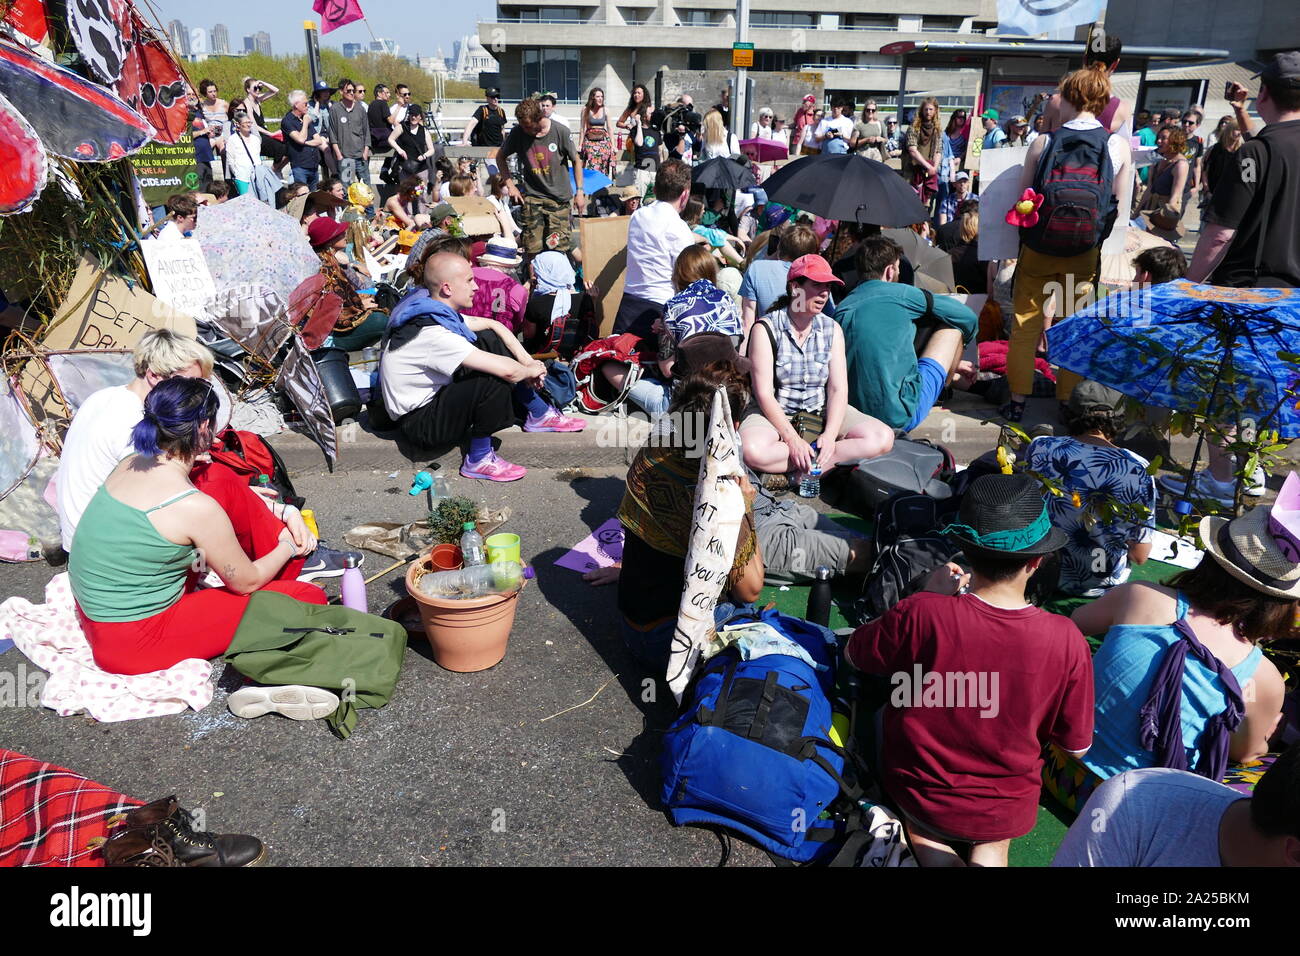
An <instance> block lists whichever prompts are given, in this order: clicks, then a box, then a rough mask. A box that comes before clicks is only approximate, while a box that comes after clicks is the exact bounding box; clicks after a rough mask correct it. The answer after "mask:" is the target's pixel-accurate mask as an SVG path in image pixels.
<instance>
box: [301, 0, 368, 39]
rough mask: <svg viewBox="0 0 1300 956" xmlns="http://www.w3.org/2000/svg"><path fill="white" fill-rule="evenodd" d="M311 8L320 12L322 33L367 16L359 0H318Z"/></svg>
mask: <svg viewBox="0 0 1300 956" xmlns="http://www.w3.org/2000/svg"><path fill="white" fill-rule="evenodd" d="M311 8H312V9H313V10H315V11H316V12H317V13H319V14H320V32H321V35H322V36H323V35H325V34H326V33H329V32H330V31H331V30H336V29H338V28H339V27H341V26H344V25H346V24H348V23H351V22H352V21H353V20H360V19H362V18H363V17H365V14H364V13H362V12H361V4H359V3H357V0H316V2H315V3H313V4H312V5H311Z"/></svg>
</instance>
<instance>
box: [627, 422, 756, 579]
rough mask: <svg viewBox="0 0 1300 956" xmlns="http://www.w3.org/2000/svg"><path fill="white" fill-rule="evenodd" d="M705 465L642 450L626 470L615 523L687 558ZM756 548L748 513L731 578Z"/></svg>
mask: <svg viewBox="0 0 1300 956" xmlns="http://www.w3.org/2000/svg"><path fill="white" fill-rule="evenodd" d="M661 444H662V443H661ZM703 460H704V459H703V458H702V457H700V458H688V457H687V456H686V449H684V448H663V447H650V446H646V447H645V448H642V449H641V450H640V451H639V452H637V455H636V458H635V459H634V460H633V461H632V467H631V468H629V469H628V473H627V491H626V492H625V493H624V495H623V504H622V505H621V506H620V507H619V509H618V520H619V521H621V522H622V523H623V527H625V528H627V529H628V530H629V531H631V532H632V533H633V534H635V535H636V536H637V537H638V538H640V539H641V540H642V541H644V542H645V543H646V544H647V545H649V546H650V547H652V548H654V549H655V550H656V551H661V552H663V553H664V554H671V555H673V556H674V557H678V558H685V557H686V549H687V547H688V546H689V544H690V541H691V528H692V527H693V526H694V521H693V520H692V519H693V517H694V516H693V514H692V512H693V508H694V504H695V486H696V485H697V484H698V483H699V480H700V464H701V462H702V461H703ZM756 542H757V536H756V535H755V533H754V523H753V513H752V511H749V510H747V511H746V514H745V523H744V524H743V525H742V530H741V533H740V543H739V545H738V546H737V548H736V558H735V561H733V562H732V570H733V572H734V571H736V570H738V569H743V568H744V567H745V565H747V564H749V559H750V558H752V557H753V556H754V548H755V545H756Z"/></svg>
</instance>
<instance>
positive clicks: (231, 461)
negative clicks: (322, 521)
mask: <svg viewBox="0 0 1300 956" xmlns="http://www.w3.org/2000/svg"><path fill="white" fill-rule="evenodd" d="M212 460H213V461H215V462H220V463H221V464H223V465H225V466H226V467H227V468H229V469H230V470H231V471H233V472H235V473H236V474H238V475H247V476H248V483H249V484H250V485H255V484H257V482H258V476H259V475H266V476H268V477H269V478H270V479H271V487H272V488H274V489H275V490H276V491H278V492H279V493H280V497H279V500H280V501H283V502H284V503H285V504H288V505H293V507H295V508H301V507H302V506H303V504H305V503H306V501H307V499H306V498H303V497H302V496H301V495H299V494H298V492H297V491H295V490H294V487H293V481H292V479H290V477H289V469H288V468H286V467H285V466H284V461H283V460H282V459H281V458H280V456H279V454H278V453H277V452H276V450H275V449H274V448H272V447H271V445H270V443H269V442H267V440H266V439H265V438H263V437H262V436H261V435H257V434H255V433H253V432H245V431H236V430H235V429H233V428H227V429H226V430H225V431H223V432H221V433H220V434H218V435H217V437H216V440H215V441H213V443H212Z"/></svg>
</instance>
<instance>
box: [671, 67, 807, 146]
mask: <svg viewBox="0 0 1300 956" xmlns="http://www.w3.org/2000/svg"><path fill="white" fill-rule="evenodd" d="M749 75H750V77H752V78H753V79H754V101H753V104H752V108H751V109H750V111H749V112H750V119H751V122H752V121H753V119H754V118H756V117H757V116H758V108H759V107H761V106H770V107H772V109H773V110H775V111H776V115H777V116H781V117H784V118H785V119H786V120H787V121H789V120H790V118H791V117H793V116H794V111H795V110H796V109H798V107H799V102H800V101H801V100H802V99H803V98H804V97H805V96H806V95H807V94H809V93H812V94H813V95H814V96H816V97H817V98H818V99H819V100H820V99H821V96H822V91H823V89H824V88H825V84H824V83H823V82H822V78H823V76H824V74H821V73H750V74H749ZM735 78H736V74H735V71H733V70H684V69H670V70H669V71H668V72H666V73H665V74H664V82H663V100H662V102H664V103H672V102H674V101H676V99H677V97H679V96H681V95H682V94H683V93H689V94H690V95H691V98H692V99H693V100H694V101H695V108H696V109H697V110H698V111H699V112H700V113H705V112H707V111H708V109H709V107H711V106H713V104H715V103H717V102H718V100H719V99H720V98H721V97H720V95H719V94H720V93H721V91H722V90H723V88H724V87H726V85H727V81H728V80H735ZM647 85H648V86H649V87H650V92H651V93H653V92H654V84H653V83H647ZM741 138H742V139H743V138H744V137H741Z"/></svg>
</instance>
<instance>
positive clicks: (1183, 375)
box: [1047, 279, 1300, 438]
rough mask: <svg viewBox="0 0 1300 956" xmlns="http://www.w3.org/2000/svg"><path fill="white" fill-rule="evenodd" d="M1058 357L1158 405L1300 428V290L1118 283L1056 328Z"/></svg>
mask: <svg viewBox="0 0 1300 956" xmlns="http://www.w3.org/2000/svg"><path fill="white" fill-rule="evenodd" d="M1047 344H1048V348H1049V351H1050V355H1051V360H1052V362H1053V363H1055V364H1056V365H1059V366H1061V367H1062V368H1066V369H1069V370H1070V371H1072V372H1078V373H1079V374H1080V375H1083V376H1085V377H1087V378H1090V379H1093V380H1094V381H1098V382H1101V383H1102V384H1103V385H1109V386H1110V387H1111V388H1113V389H1115V390H1116V391H1119V392H1123V393H1124V394H1125V395H1128V396H1131V397H1132V398H1136V399H1138V400H1139V401H1142V402H1145V403H1146V404H1148V405H1154V406H1157V407H1161V408H1172V409H1175V410H1178V411H1196V412H1202V413H1204V414H1206V415H1208V416H1210V417H1214V416H1215V415H1216V414H1217V415H1221V416H1226V415H1228V414H1229V413H1231V414H1232V415H1233V416H1236V415H1238V414H1239V415H1240V417H1241V418H1242V419H1245V418H1252V419H1254V421H1255V424H1256V426H1257V427H1258V428H1276V429H1277V430H1278V432H1279V433H1280V434H1281V435H1282V436H1283V437H1285V438H1294V437H1296V436H1297V435H1300V408H1298V407H1297V391H1298V389H1297V386H1298V385H1300V375H1298V374H1297V366H1295V365H1293V364H1291V362H1290V361H1288V357H1290V358H1292V360H1300V290H1296V289H1228V288H1222V287H1219V286H1207V285H1198V284H1196V283H1194V282H1188V281H1186V280H1184V279H1179V280H1177V281H1175V282H1166V283H1164V284H1162V285H1157V286H1152V287H1151V288H1148V289H1137V290H1133V291H1131V292H1118V293H1114V294H1112V295H1109V296H1107V297H1105V298H1104V299H1100V300H1098V301H1097V302H1096V303H1094V304H1093V305H1091V306H1089V307H1087V308H1086V309H1083V310H1081V311H1079V312H1076V313H1075V314H1074V315H1072V316H1070V317H1069V318H1068V319H1066V320H1065V321H1063V322H1058V323H1056V324H1055V325H1053V326H1052V327H1051V328H1050V329H1048V331H1047Z"/></svg>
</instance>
